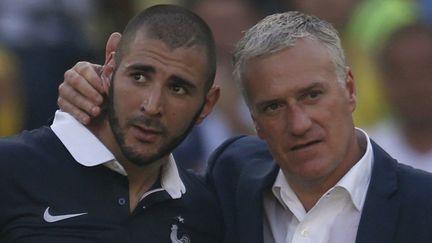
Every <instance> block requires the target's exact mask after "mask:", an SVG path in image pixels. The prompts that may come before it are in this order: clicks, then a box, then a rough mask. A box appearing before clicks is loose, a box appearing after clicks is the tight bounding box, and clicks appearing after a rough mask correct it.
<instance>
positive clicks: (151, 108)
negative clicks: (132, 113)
mask: <svg viewBox="0 0 432 243" xmlns="http://www.w3.org/2000/svg"><path fill="white" fill-rule="evenodd" d="M162 104H163V95H162V89H161V87H147V88H146V90H145V92H144V96H143V99H142V103H141V111H142V112H145V113H146V114H148V115H160V114H161V113H162Z"/></svg>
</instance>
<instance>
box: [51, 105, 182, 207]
mask: <svg viewBox="0 0 432 243" xmlns="http://www.w3.org/2000/svg"><path fill="white" fill-rule="evenodd" d="M51 129H52V130H53V132H54V133H55V134H56V136H57V137H58V138H59V139H60V141H61V142H62V143H63V145H64V146H65V147H66V149H67V150H68V151H69V153H70V154H71V155H72V157H73V158H74V159H75V160H76V161H77V162H78V163H79V164H81V165H83V166H86V167H92V166H97V165H101V164H105V165H106V166H107V167H108V168H110V169H112V170H114V171H116V172H118V173H120V174H122V175H124V176H127V173H126V171H125V169H124V168H123V166H122V165H121V164H120V163H119V162H118V161H117V160H116V158H115V157H114V155H113V154H112V153H111V152H110V151H109V150H108V148H107V147H105V145H104V144H103V143H102V142H101V141H100V140H99V139H98V138H97V137H96V136H95V135H94V134H93V133H92V132H91V131H90V130H88V129H87V128H86V127H85V126H84V125H82V124H81V123H80V122H78V121H77V120H76V119H75V118H73V117H72V116H71V115H69V114H68V113H66V112H62V111H60V110H58V111H56V113H55V117H54V122H53V124H52V125H51ZM161 186H162V188H163V189H164V190H166V191H167V192H168V194H169V195H170V196H171V198H173V199H177V198H181V196H182V195H183V194H185V193H186V187H185V185H184V184H183V181H182V180H181V178H180V175H179V172H178V168H177V165H176V162H175V160H174V157H173V156H172V155H169V160H168V163H166V164H165V165H163V167H162V172H161Z"/></svg>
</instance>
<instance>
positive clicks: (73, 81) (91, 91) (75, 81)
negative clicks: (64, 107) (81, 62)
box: [59, 67, 103, 105]
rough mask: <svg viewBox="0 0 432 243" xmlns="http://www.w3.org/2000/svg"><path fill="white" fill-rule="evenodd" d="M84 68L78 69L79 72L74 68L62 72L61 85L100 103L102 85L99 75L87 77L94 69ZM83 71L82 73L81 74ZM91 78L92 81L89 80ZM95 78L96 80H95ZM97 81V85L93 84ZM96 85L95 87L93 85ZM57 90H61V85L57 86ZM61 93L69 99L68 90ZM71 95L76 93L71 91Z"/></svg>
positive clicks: (101, 99)
mask: <svg viewBox="0 0 432 243" xmlns="http://www.w3.org/2000/svg"><path fill="white" fill-rule="evenodd" d="M85 69H86V68H83V69H80V70H79V71H80V72H81V73H78V72H77V71H76V69H75V67H74V68H73V69H69V70H68V71H66V72H65V74H64V83H63V84H64V85H63V87H66V88H68V89H67V91H69V90H70V89H73V90H75V91H76V92H79V93H80V94H81V95H82V96H84V97H85V98H86V99H89V100H90V101H92V102H93V103H95V104H96V105H100V104H102V102H103V97H102V95H101V91H100V90H102V86H101V81H100V78H99V76H97V75H96V76H97V78H94V77H92V76H91V77H89V75H92V74H91V73H93V72H94V71H85ZM82 73H84V74H82ZM89 79H90V80H93V81H89ZM96 79H97V80H96ZM94 83H98V85H96V84H94ZM95 86H96V87H95ZM59 91H61V87H60V88H59ZM60 94H61V95H65V97H62V98H66V99H68V100H69V101H73V100H71V99H70V98H68V97H69V93H68V92H63V93H60ZM72 94H73V95H76V94H75V93H72Z"/></svg>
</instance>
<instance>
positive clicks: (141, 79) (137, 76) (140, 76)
mask: <svg viewBox="0 0 432 243" xmlns="http://www.w3.org/2000/svg"><path fill="white" fill-rule="evenodd" d="M132 78H133V80H134V81H135V82H139V83H142V82H145V81H147V78H146V77H145V76H144V75H143V74H140V73H136V74H132Z"/></svg>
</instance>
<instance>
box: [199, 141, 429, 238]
mask: <svg viewBox="0 0 432 243" xmlns="http://www.w3.org/2000/svg"><path fill="white" fill-rule="evenodd" d="M372 147H373V153H374V159H375V160H374V165H373V169H372V177H371V181H370V185H369V188H368V192H367V196H366V201H365V204H364V208H363V212H362V215H361V219H360V225H359V228H358V230H357V239H356V242H357V243H431V242H432V175H431V174H429V173H427V172H424V171H420V170H416V169H413V168H411V167H408V166H406V165H402V164H398V163H397V161H396V160H395V159H393V158H391V157H390V155H388V154H387V153H386V152H385V151H384V150H382V149H381V148H380V147H379V146H378V145H377V144H375V143H374V142H372ZM425 162H426V163H432V161H425ZM278 170H279V167H278V165H277V164H276V162H275V161H274V160H273V158H272V156H271V155H270V152H269V150H268V148H267V145H266V144H265V143H264V142H263V141H262V140H260V139H258V138H256V137H252V136H246V137H236V138H232V139H230V140H228V141H226V142H225V143H224V144H222V145H221V146H220V147H219V148H218V149H217V150H216V151H215V152H214V154H213V155H212V157H211V158H210V161H209V167H208V173H207V180H208V182H209V183H211V184H212V185H213V187H214V188H215V190H216V193H217V195H218V198H219V200H220V203H221V205H222V209H223V214H224V218H225V229H226V242H232V243H234V242H235V243H262V242H263V192H264V191H265V190H268V189H269V188H271V186H272V185H273V183H274V181H275V178H276V175H277V173H278Z"/></svg>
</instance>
